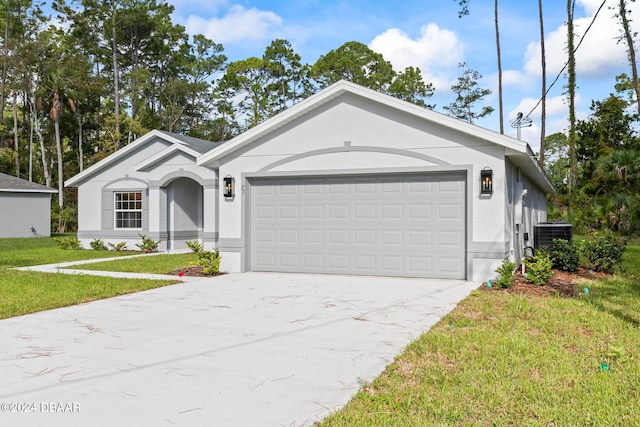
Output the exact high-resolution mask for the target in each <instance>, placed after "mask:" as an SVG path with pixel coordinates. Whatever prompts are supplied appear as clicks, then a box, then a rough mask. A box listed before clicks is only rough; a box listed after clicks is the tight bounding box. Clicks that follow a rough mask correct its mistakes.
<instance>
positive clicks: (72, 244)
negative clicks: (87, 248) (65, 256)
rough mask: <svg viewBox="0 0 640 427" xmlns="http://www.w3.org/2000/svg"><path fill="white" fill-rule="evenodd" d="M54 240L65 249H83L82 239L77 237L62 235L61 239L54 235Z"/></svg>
mask: <svg viewBox="0 0 640 427" xmlns="http://www.w3.org/2000/svg"><path fill="white" fill-rule="evenodd" d="M53 240H55V242H56V243H57V244H58V245H59V246H60V247H61V248H62V249H64V250H76V249H82V246H80V240H78V239H76V238H75V237H61V238H59V239H58V238H55V237H54V238H53Z"/></svg>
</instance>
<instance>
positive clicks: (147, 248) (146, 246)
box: [136, 233, 160, 252]
mask: <svg viewBox="0 0 640 427" xmlns="http://www.w3.org/2000/svg"><path fill="white" fill-rule="evenodd" d="M138 236H139V237H140V239H142V242H140V243H136V246H137V247H138V248H140V250H141V251H143V252H155V251H157V250H158V245H159V244H160V241H155V240H153V239H152V238H151V237H147V235H146V234H141V233H138Z"/></svg>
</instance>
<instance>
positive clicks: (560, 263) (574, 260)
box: [549, 239, 580, 271]
mask: <svg viewBox="0 0 640 427" xmlns="http://www.w3.org/2000/svg"><path fill="white" fill-rule="evenodd" d="M549 255H551V262H552V263H553V268H557V269H558V270H562V271H576V270H577V269H578V265H579V264H580V253H579V251H578V245H577V244H576V243H575V242H574V241H573V240H572V241H568V240H565V239H553V247H552V249H551V251H550V252H549Z"/></svg>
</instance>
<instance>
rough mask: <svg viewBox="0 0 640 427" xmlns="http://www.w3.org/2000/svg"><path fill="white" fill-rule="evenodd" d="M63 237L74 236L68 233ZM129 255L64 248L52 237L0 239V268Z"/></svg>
mask: <svg viewBox="0 0 640 427" xmlns="http://www.w3.org/2000/svg"><path fill="white" fill-rule="evenodd" d="M65 237H75V235H69V236H65ZM122 255H131V253H126V252H113V251H94V250H64V249H61V248H60V247H59V246H58V244H57V243H56V242H55V241H54V240H53V238H45V237H42V238H32V239H17V238H16V239H10V238H5V239H0V269H2V268H11V267H24V266H30V265H40V264H53V263H58V262H67V261H78V260H84V259H96V258H109V257H116V256H122Z"/></svg>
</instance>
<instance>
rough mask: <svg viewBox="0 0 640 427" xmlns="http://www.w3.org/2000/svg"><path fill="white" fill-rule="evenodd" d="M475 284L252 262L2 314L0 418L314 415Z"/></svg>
mask: <svg viewBox="0 0 640 427" xmlns="http://www.w3.org/2000/svg"><path fill="white" fill-rule="evenodd" d="M174 278H175V277H174ZM478 286H479V283H472V282H465V281H455V280H425V279H407V278H384V277H359V276H336V275H310V274H280V273H241V274H227V275H223V276H218V277H215V278H198V279H195V280H191V281H189V282H186V283H182V284H177V285H173V286H167V287H164V288H159V289H154V290H150V291H146V292H140V293H136V294H131V295H126V296H121V297H117V298H111V299H107V300H101V301H95V302H91V303H88V304H83V305H78V306H73V307H67V308H62V309H57V310H51V311H46V312H41V313H35V314H31V315H26V316H21V317H16V318H11V319H5V320H1V321H0V343H2V344H1V346H0V409H2V411H1V412H0V425H2V426H59V425H64V426H89V425H90V426H114V425H117V426H147V425H148V426H173V425H180V426H303V425H304V426H307V425H312V424H313V422H314V421H316V420H320V419H322V418H323V417H324V416H326V415H328V414H329V413H331V412H332V411H334V410H336V409H338V408H340V407H341V406H343V405H344V404H345V403H347V401H348V400H349V399H350V398H351V396H353V394H354V393H355V392H356V391H357V390H358V389H359V388H360V386H361V384H362V383H363V382H366V381H370V380H372V379H373V378H375V377H376V376H377V375H379V374H380V373H381V372H382V370H383V369H384V367H385V366H386V365H387V364H389V363H390V362H392V361H393V358H394V357H395V356H396V355H397V354H398V353H399V352H401V351H402V349H403V348H404V347H405V346H406V345H407V344H408V343H410V342H411V341H412V340H414V339H415V338H417V337H418V336H419V335H420V334H422V333H423V332H425V331H427V330H428V329H429V328H430V327H431V326H432V325H433V324H435V323H436V322H437V321H438V320H439V319H440V318H441V317H442V316H443V315H444V314H446V313H448V312H449V311H450V310H451V309H453V308H454V307H455V306H456V305H457V303H458V302H459V301H460V300H461V299H463V298H464V297H466V296H467V295H468V294H469V292H470V291H471V290H472V289H475V288H477V287H478ZM25 412H28V413H25Z"/></svg>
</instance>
